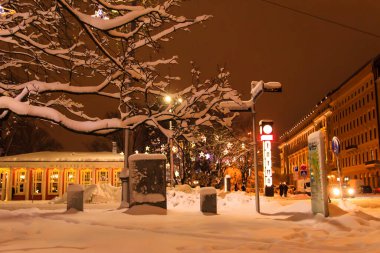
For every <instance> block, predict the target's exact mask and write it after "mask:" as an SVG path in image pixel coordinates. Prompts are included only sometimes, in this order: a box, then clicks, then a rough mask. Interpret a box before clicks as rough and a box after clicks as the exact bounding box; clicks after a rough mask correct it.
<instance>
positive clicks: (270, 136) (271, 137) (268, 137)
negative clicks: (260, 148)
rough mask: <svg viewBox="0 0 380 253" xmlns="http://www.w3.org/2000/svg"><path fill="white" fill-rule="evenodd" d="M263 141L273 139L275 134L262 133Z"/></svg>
mask: <svg viewBox="0 0 380 253" xmlns="http://www.w3.org/2000/svg"><path fill="white" fill-rule="evenodd" d="M260 138H261V141H273V135H272V134H268V135H261V137H260Z"/></svg>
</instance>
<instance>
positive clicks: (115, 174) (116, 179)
mask: <svg viewBox="0 0 380 253" xmlns="http://www.w3.org/2000/svg"><path fill="white" fill-rule="evenodd" d="M120 172H121V170H120V169H119V170H114V171H113V182H112V183H113V184H112V185H113V186H116V187H120V186H121V180H120Z"/></svg>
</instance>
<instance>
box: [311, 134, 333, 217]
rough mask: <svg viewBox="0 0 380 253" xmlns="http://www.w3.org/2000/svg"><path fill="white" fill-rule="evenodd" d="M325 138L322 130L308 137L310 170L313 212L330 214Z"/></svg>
mask: <svg viewBox="0 0 380 253" xmlns="http://www.w3.org/2000/svg"><path fill="white" fill-rule="evenodd" d="M324 147H325V145H324V138H323V133H322V132H321V131H317V132H314V133H312V134H310V135H309V137H308V151H309V157H308V159H309V171H310V186H311V209H312V211H313V213H315V214H316V213H322V214H323V215H324V216H325V217H327V216H329V209H328V197H327V176H326V168H325V152H324Z"/></svg>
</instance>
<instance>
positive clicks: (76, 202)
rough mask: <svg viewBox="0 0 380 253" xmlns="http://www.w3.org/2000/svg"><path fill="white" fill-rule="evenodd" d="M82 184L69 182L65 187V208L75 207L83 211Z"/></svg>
mask: <svg viewBox="0 0 380 253" xmlns="http://www.w3.org/2000/svg"><path fill="white" fill-rule="evenodd" d="M83 193H84V189H83V186H82V185H80V184H69V185H68V187H67V210H69V209H76V210H78V211H83Z"/></svg>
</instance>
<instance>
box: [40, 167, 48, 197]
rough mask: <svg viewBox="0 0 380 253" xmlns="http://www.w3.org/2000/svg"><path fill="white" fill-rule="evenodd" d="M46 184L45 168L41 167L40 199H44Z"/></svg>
mask: <svg viewBox="0 0 380 253" xmlns="http://www.w3.org/2000/svg"><path fill="white" fill-rule="evenodd" d="M46 186H47V182H46V169H43V170H42V185H41V187H42V189H41V194H42V196H41V197H42V200H46V188H47V187H46Z"/></svg>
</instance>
